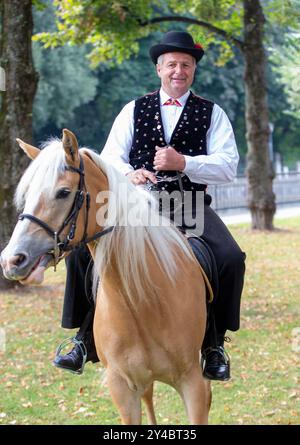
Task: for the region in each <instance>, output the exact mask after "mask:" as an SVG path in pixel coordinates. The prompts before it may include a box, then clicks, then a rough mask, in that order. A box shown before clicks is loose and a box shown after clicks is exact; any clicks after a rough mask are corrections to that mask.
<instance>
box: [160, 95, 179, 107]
mask: <svg viewBox="0 0 300 445" xmlns="http://www.w3.org/2000/svg"><path fill="white" fill-rule="evenodd" d="M163 105H176V107H181V106H182V105H181V103H180V102H179V101H178V100H177V99H172V98H171V97H170V99H168V100H167V101H166V102H165V103H164V104H163Z"/></svg>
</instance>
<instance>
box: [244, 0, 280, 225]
mask: <svg viewBox="0 0 300 445" xmlns="http://www.w3.org/2000/svg"><path fill="white" fill-rule="evenodd" d="M264 23H265V18H264V15H263V11H262V8H261V4H260V1H259V0H244V33H245V40H244V56H245V93H246V98H245V99H246V131H247V134H246V137H247V144H248V154H247V170H246V174H247V178H248V187H249V197H248V205H249V208H250V211H251V216H252V228H253V229H259V230H272V229H273V228H274V227H273V217H274V214H275V211H276V204H275V195H274V193H273V189H272V183H273V179H274V172H273V167H272V164H271V161H270V156H269V135H270V129H269V116H268V102H267V88H266V77H265V71H266V55H265V51H264V47H263V30H264Z"/></svg>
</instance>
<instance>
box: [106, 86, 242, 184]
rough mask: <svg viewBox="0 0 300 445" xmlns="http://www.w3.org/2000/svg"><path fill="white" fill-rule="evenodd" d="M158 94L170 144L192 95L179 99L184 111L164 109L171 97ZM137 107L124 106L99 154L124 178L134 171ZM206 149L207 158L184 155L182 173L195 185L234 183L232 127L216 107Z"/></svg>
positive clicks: (235, 162) (172, 107)
mask: <svg viewBox="0 0 300 445" xmlns="http://www.w3.org/2000/svg"><path fill="white" fill-rule="evenodd" d="M159 94H160V110H161V117H162V124H163V128H164V135H165V140H166V142H167V143H169V142H170V139H171V136H172V133H173V131H174V129H175V127H176V124H177V122H178V119H179V117H180V114H181V113H182V110H183V107H184V105H185V103H186V101H187V98H188V96H189V94H190V91H187V92H186V93H185V94H184V95H183V96H181V97H180V98H178V99H177V100H178V101H179V102H180V103H181V105H182V107H178V106H176V105H168V106H166V105H165V106H164V105H162V104H163V103H165V102H166V100H168V99H169V97H170V96H168V95H167V94H166V93H165V91H163V89H162V88H161V89H160V93H159ZM134 106H135V101H134V100H133V101H131V102H129V103H128V104H127V105H125V106H124V108H123V109H122V110H121V112H120V113H119V115H118V116H117V117H116V119H115V121H114V123H113V126H112V129H111V131H110V134H109V136H108V139H107V142H106V144H105V146H104V148H103V150H102V152H101V154H100V156H101V158H102V159H103V160H104V161H105V162H107V163H109V164H112V165H113V166H114V167H115V168H117V169H118V170H119V171H120V172H122V173H124V174H125V175H126V174H127V173H129V172H130V171H132V170H134V169H133V167H132V166H131V165H130V164H129V153H130V149H131V147H132V140H133V133H134ZM206 147H207V155H197V156H187V155H184V157H185V162H186V164H185V169H184V170H183V173H185V174H186V175H187V176H188V178H189V179H190V180H191V181H192V182H196V183H199V184H221V183H225V182H230V181H232V180H233V179H234V177H235V175H236V169H237V165H238V162H239V155H238V151H237V147H236V143H235V138H234V134H233V130H232V126H231V123H230V121H229V119H228V117H227V115H226V113H225V112H224V110H222V108H221V107H219V106H218V105H216V104H214V106H213V111H212V116H211V124H210V127H209V129H208V131H207V134H206Z"/></svg>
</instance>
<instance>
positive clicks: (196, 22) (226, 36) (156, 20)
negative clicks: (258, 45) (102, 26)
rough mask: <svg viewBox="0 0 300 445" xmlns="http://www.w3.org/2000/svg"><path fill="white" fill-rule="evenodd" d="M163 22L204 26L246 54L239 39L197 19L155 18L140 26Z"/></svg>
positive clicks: (171, 16) (179, 17)
mask: <svg viewBox="0 0 300 445" xmlns="http://www.w3.org/2000/svg"><path fill="white" fill-rule="evenodd" d="M161 22H185V23H190V24H192V25H198V26H202V27H203V28H206V29H208V30H209V31H212V32H214V33H216V34H218V35H220V36H222V37H223V38H224V39H225V40H227V41H228V42H229V43H231V44H233V45H235V46H236V47H238V49H239V50H240V51H241V52H244V42H242V41H241V40H239V39H236V38H235V37H232V36H231V35H230V34H228V32H226V31H224V29H221V28H218V27H216V26H214V25H212V24H211V23H207V22H203V21H202V20H197V19H193V18H190V17H182V16H173V15H169V16H164V17H154V18H152V19H149V20H147V21H144V22H140V25H141V26H147V25H152V24H154V23H161Z"/></svg>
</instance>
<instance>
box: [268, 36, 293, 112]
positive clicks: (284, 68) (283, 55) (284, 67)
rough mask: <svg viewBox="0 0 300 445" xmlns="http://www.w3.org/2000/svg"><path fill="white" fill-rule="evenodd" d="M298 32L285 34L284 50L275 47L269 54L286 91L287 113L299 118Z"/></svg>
mask: <svg viewBox="0 0 300 445" xmlns="http://www.w3.org/2000/svg"><path fill="white" fill-rule="evenodd" d="M299 40H300V34H299V33H289V34H287V35H286V36H285V39H284V42H283V43H284V46H285V48H286V50H285V51H281V48H276V49H277V51H276V50H274V51H273V54H272V56H271V59H272V61H273V62H274V71H275V72H276V73H277V74H278V79H279V82H280V83H281V84H282V85H283V87H284V91H285V93H286V97H287V102H288V104H289V106H290V107H289V109H288V110H286V114H289V115H291V116H293V117H295V118H297V119H300V42H299Z"/></svg>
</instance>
